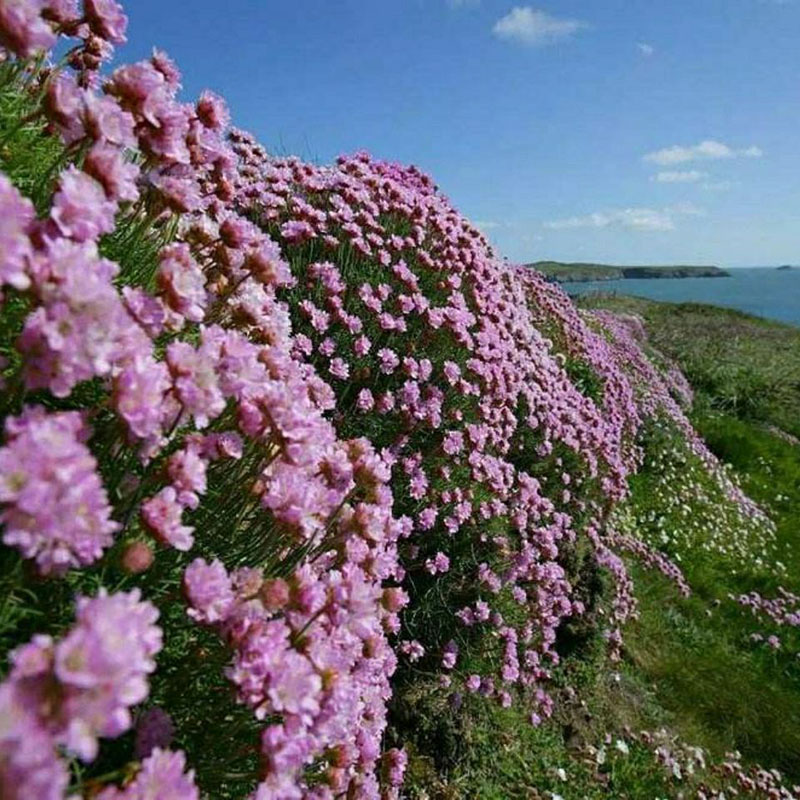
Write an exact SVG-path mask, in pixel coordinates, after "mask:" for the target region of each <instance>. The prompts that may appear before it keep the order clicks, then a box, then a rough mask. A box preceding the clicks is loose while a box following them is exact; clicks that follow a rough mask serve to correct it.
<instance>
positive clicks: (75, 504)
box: [0, 406, 119, 574]
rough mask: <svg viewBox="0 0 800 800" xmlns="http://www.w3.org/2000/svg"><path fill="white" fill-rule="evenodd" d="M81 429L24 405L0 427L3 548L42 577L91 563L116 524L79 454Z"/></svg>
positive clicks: (84, 454) (75, 418) (87, 459)
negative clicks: (0, 433) (32, 564)
mask: <svg viewBox="0 0 800 800" xmlns="http://www.w3.org/2000/svg"><path fill="white" fill-rule="evenodd" d="M88 436H89V428H88V426H87V424H86V420H85V419H84V418H83V416H82V415H81V414H80V413H79V412H76V411H68V412H61V413H55V414H53V413H48V412H47V411H45V409H44V408H42V407H41V406H30V407H28V408H27V409H25V411H24V412H23V413H22V414H21V415H20V416H18V417H8V418H7V419H6V422H5V439H6V441H5V446H4V447H2V448H0V502H1V503H2V504H3V508H2V511H0V521H1V522H2V524H3V527H4V532H3V542H4V543H5V544H7V545H10V546H12V547H16V548H18V549H19V551H20V552H21V553H22V555H23V556H24V557H25V558H31V559H34V560H35V561H36V564H37V566H38V567H39V569H40V570H41V572H43V573H44V574H60V573H63V572H65V571H66V570H67V569H69V568H70V567H77V566H84V565H86V564H91V563H92V562H94V561H96V560H97V559H98V558H100V557H101V556H102V554H103V551H104V550H105V549H106V548H107V547H108V546H109V545H110V544H111V542H112V539H113V534H114V533H115V532H116V531H117V530H119V524H118V523H116V522H114V520H112V519H111V506H110V504H109V501H108V496H107V495H106V492H105V490H104V489H103V484H102V482H101V480H100V477H99V475H98V474H97V462H96V461H95V459H94V457H93V456H92V454H91V452H90V451H89V449H88V448H87V447H86V444H85V442H86V440H87V438H88Z"/></svg>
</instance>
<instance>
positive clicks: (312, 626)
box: [0, 0, 760, 800]
mask: <svg viewBox="0 0 800 800" xmlns="http://www.w3.org/2000/svg"><path fill="white" fill-rule="evenodd" d="M126 24H127V19H126V17H125V15H124V13H123V11H122V9H121V8H120V6H119V5H118V4H117V3H116V2H115V0H85V2H83V3H82V4H79V3H78V2H77V0H74V1H72V0H0V55H1V56H2V58H0V99H2V100H3V101H4V103H5V105H2V104H0V107H3V108H4V107H5V106H6V105H10V106H13V107H15V108H16V110H17V116H18V117H19V118H20V119H21V122H20V121H18V120H17V119H16V118H12V119H4V118H0V123H2V126H0V137H2V140H0V141H1V143H2V148H0V165H2V167H3V171H4V173H6V174H0V289H2V292H3V307H2V324H0V342H1V343H2V345H3V351H4V353H7V355H8V358H7V359H6V358H5V357H4V359H3V362H2V366H3V370H4V378H5V387H6V389H5V391H4V393H3V403H2V409H1V410H2V414H3V417H4V439H3V442H2V447H0V504H2V505H1V506H0V515H1V516H0V523H2V526H3V542H4V543H5V545H6V546H7V551H6V552H4V553H3V554H2V555H3V556H4V559H3V563H2V569H3V570H4V571H3V572H2V573H1V574H2V579H3V581H4V585H7V586H8V587H10V588H9V591H11V592H12V594H13V593H14V592H16V593H19V594H22V593H24V592H27V593H28V594H27V595H26V596H29V597H32V598H33V600H32V602H33V603H34V604H35V605H36V604H38V605H36V608H37V609H38V611H39V612H40V614H39V618H38V620H37V622H36V624H37V625H39V624H40V623H41V624H40V627H39V629H38V631H39V632H36V631H35V630H33V629H32V628H31V627H30V626H31V624H33V623H31V618H33V619H36V617H35V615H31V618H29V617H26V616H20V618H19V619H18V620H15V621H13V622H12V623H11V624H9V625H8V626H7V628H4V629H3V631H2V633H3V635H4V636H6V638H7V640H8V641H10V643H11V644H13V645H19V646H18V647H16V649H14V650H13V651H12V654H11V670H10V673H9V674H8V677H7V678H6V680H5V681H4V682H3V683H2V684H1V685H0V704H2V711H1V712H0V793H1V794H2V795H3V797H5V796H6V795H8V796H9V797H17V796H19V797H22V796H25V797H35V798H38V797H41V798H48V799H49V798H58V797H65V796H71V795H74V796H81V795H84V796H90V795H91V796H98V797H100V798H101V800H116V799H117V798H125V800H135V799H136V798H151V797H158V798H165V799H166V798H168V799H169V800H196V798H197V797H198V796H199V795H200V792H201V791H202V792H203V793H207V794H208V796H212V797H217V796H219V797H230V796H236V797H243V796H245V795H247V796H250V797H251V798H255V800H272V799H274V800H278V799H279V798H280V799H281V800H290V799H291V798H316V799H317V800H325V798H334V797H342V796H346V797H348V798H354V799H355V798H378V797H385V798H392V797H397V796H398V795H399V787H400V785H401V784H402V780H403V774H404V770H405V766H406V761H407V756H406V754H405V752H404V751H402V750H400V749H397V748H388V742H387V741H385V739H386V737H385V734H386V730H387V713H388V704H389V702H390V699H391V695H392V682H391V681H392V678H393V675H394V674H395V671H396V669H397V668H398V664H399V665H401V667H402V670H403V671H404V672H403V674H408V672H409V671H412V670H426V671H428V672H429V673H432V674H433V675H435V676H437V677H438V679H439V681H440V682H441V684H442V686H443V689H444V690H445V691H447V690H448V687H451V686H454V687H457V688H458V689H460V690H461V689H466V690H467V691H471V692H479V693H481V694H482V695H484V696H486V697H487V698H490V699H491V700H492V701H494V702H498V703H500V704H502V705H503V706H508V705H510V704H512V703H514V702H520V703H524V704H525V707H526V709H528V710H529V713H530V717H531V721H532V722H533V723H534V724H537V723H538V722H540V721H541V719H542V718H543V717H544V716H547V715H549V714H550V713H551V711H552V700H551V699H550V697H549V696H548V694H547V682H548V679H549V678H550V676H551V673H552V670H553V668H554V666H555V665H557V664H558V662H559V658H560V656H559V636H560V633H561V631H562V630H563V628H564V626H565V625H566V624H567V622H568V621H569V620H570V619H572V618H575V617H580V616H581V615H582V614H584V613H585V612H586V611H587V608H586V601H587V599H588V600H590V601H591V602H592V603H594V602H595V601H596V600H597V598H587V597H586V592H584V591H583V589H582V587H581V586H580V575H581V574H582V571H583V568H584V567H585V564H586V563H591V564H593V565H594V567H593V568H595V569H602V570H604V571H606V572H607V573H609V574H610V575H611V577H612V579H613V582H614V586H615V591H614V596H613V597H612V599H611V603H610V608H609V609H608V612H609V613H608V614H607V615H606V621H607V626H608V629H607V630H606V631H605V635H606V637H607V639H608V641H609V645H610V649H611V653H612V655H613V656H614V657H619V651H620V644H621V636H622V630H621V626H622V624H623V623H624V622H625V621H626V620H628V619H629V618H630V617H631V616H632V615H633V614H634V613H635V597H634V594H633V585H632V582H631V580H630V578H629V576H628V574H627V572H626V568H625V564H624V562H623V560H622V558H621V557H620V555H619V551H625V552H628V553H632V554H634V555H635V556H636V557H638V558H640V559H641V560H642V561H643V562H644V563H646V564H648V565H650V566H653V567H655V568H657V569H659V570H661V571H662V572H664V573H665V574H667V575H669V576H670V577H672V578H674V579H675V580H676V581H677V582H678V583H679V585H680V587H681V590H682V591H684V592H687V591H688V587H687V586H685V582H683V578H682V575H681V573H680V570H679V569H678V568H677V567H676V566H675V565H674V564H672V563H671V562H670V561H668V560H667V558H666V557H665V556H664V555H663V554H661V553H660V552H658V544H657V543H656V544H655V545H654V544H653V543H644V542H641V541H639V540H638V539H637V538H636V537H635V536H632V535H631V534H630V532H628V531H620V532H613V531H610V529H609V526H608V523H609V518H610V517H611V514H612V512H613V510H614V508H615V506H616V505H617V504H618V503H619V502H620V501H622V500H623V499H624V498H625V497H626V495H627V492H628V484H627V481H628V477H629V476H630V475H631V474H632V473H633V472H634V471H635V470H636V469H637V467H638V465H639V464H640V462H641V453H640V450H639V448H638V446H637V442H636V436H637V433H638V431H639V430H640V427H641V426H642V424H643V422H644V421H645V420H649V419H652V418H656V417H658V416H659V415H660V414H666V415H668V416H669V417H670V418H671V419H672V420H673V421H674V422H675V423H676V424H677V425H678V427H679V428H680V430H681V431H683V432H684V433H685V434H686V435H687V436H688V437H689V439H690V441H691V443H692V448H693V452H694V453H695V454H696V455H697V456H698V457H699V458H700V459H701V460H702V462H703V463H704V464H705V465H706V466H707V467H708V469H710V470H712V471H714V474H718V475H719V476H720V481H723V479H724V474H723V473H722V471H721V470H720V468H719V467H718V465H717V464H716V462H715V461H714V460H713V457H712V456H711V455H710V453H708V451H707V450H705V449H704V446H703V445H702V442H701V441H700V440H699V438H697V436H696V435H695V434H694V432H693V431H692V429H691V426H690V425H689V423H688V421H687V420H686V417H685V416H684V415H683V412H682V411H681V409H680V406H679V405H678V403H677V402H676V401H675V400H674V399H673V397H672V395H673V394H677V395H678V396H679V397H681V398H682V399H683V400H684V401H686V400H688V394H687V391H688V387H687V386H686V384H685V381H683V380H682V378H681V376H680V375H679V373H677V372H675V371H672V372H666V373H664V372H663V371H662V370H659V369H657V368H656V367H654V366H653V365H652V363H651V362H650V361H649V360H648V358H647V356H646V355H645V353H644V350H643V349H642V347H640V344H639V342H638V340H637V338H636V336H635V335H634V333H633V332H632V328H631V324H630V323H629V322H628V321H622V320H619V319H617V318H613V317H608V316H603V315H600V314H598V315H594V316H593V317H591V318H586V319H584V318H582V317H581V316H580V315H579V314H578V312H577V311H576V310H575V309H574V308H573V306H572V305H571V304H570V302H569V300H568V298H567V297H566V295H564V294H563V293H561V292H560V290H558V289H557V288H555V287H553V286H551V285H549V284H547V283H546V282H545V281H544V280H543V279H542V278H541V277H540V276H538V275H536V274H535V273H531V272H527V271H525V270H522V269H518V268H511V267H509V266H507V265H506V264H504V263H503V262H502V261H500V260H499V259H498V258H497V257H496V256H495V254H494V253H493V251H492V250H491V248H490V247H489V245H488V243H487V242H486V240H485V239H484V238H483V237H482V236H481V234H480V233H479V232H478V231H477V230H475V229H474V228H473V227H472V226H471V225H470V224H469V223H468V222H467V221H466V220H465V219H464V218H463V217H461V216H460V215H459V214H458V212H457V211H455V209H454V208H453V207H452V206H451V205H450V203H449V202H448V200H447V199H446V198H445V197H444V196H443V195H442V194H441V193H440V192H439V191H438V190H437V188H436V187H435V186H434V185H433V183H432V181H431V180H430V179H429V178H428V177H427V176H425V175H423V174H421V173H420V172H419V171H418V170H417V169H415V168H413V167H401V166H398V165H395V164H390V163H386V162H382V161H376V160H373V159H372V158H370V157H369V156H368V155H366V154H363V153H359V154H356V155H354V156H351V157H342V158H341V159H339V161H338V162H337V163H336V164H335V165H334V166H330V167H317V166H313V165H309V164H305V163H303V162H301V161H299V160H297V159H278V158H272V157H269V156H268V155H267V153H266V152H265V151H264V150H263V148H261V147H260V146H259V145H258V144H257V143H256V142H255V140H254V139H253V138H252V137H251V136H249V135H248V134H246V133H244V132H241V131H238V130H236V129H230V128H229V114H228V111H227V109H226V106H225V103H224V101H223V100H222V99H221V98H219V97H218V96H216V95H214V94H213V93H211V92H205V93H203V94H202V95H201V96H200V98H199V99H198V100H197V101H196V102H195V103H193V104H188V103H184V102H182V101H180V100H179V99H178V96H179V91H180V80H181V76H180V73H179V71H178V69H177V67H176V66H175V64H173V62H172V61H171V60H170V59H169V58H168V57H167V56H166V55H165V54H164V53H161V52H159V51H155V52H154V54H153V56H152V57H151V58H150V59H148V60H146V61H142V62H140V63H137V64H132V65H126V66H121V67H118V68H117V69H115V70H113V71H112V72H110V73H109V74H108V75H101V72H100V69H101V68H102V67H103V65H104V64H107V63H108V62H109V61H110V60H111V58H112V55H113V47H114V45H115V44H118V43H120V42H122V41H124V36H125V28H126ZM60 40H63V41H61V45H62V46H64V47H65V49H67V56H66V57H65V59H64V61H63V63H62V64H60V65H58V66H55V65H52V64H51V63H50V61H49V52H50V50H51V49H52V48H53V47H55V46H56V44H57V43H58V42H59V41H60ZM14 104H16V106H14ZM29 146H36V147H40V148H42V150H43V152H44V153H45V154H46V158H45V159H44V163H43V164H42V165H35V168H34V174H31V167H30V165H29V164H25V163H24V158H23V157H22V156H23V154H24V152H25V149H26V148H27V147H29ZM48 158H49V163H47V159H48ZM36 169H39V170H40V171H36ZM665 374H666V377H664V375H665ZM724 486H725V489H726V491H728V493H729V494H730V496H731V497H734V498H735V499H736V500H737V501H738V502H740V503H741V504H743V505H745V506H746V508H747V510H748V513H749V514H750V515H751V516H752V517H753V518H759V519H760V517H759V514H760V512H758V510H757V509H755V508H754V507H752V506H749V505H747V503H748V501H747V500H746V498H745V497H744V495H742V494H741V493H740V492H737V490H736V489H735V487H734V486H733V485H732V484H730V482H728V483H725V484H724ZM42 578H47V579H48V580H47V581H44V580H42ZM63 585H66V586H67V587H69V588H72V587H79V594H80V597H79V599H78V602H77V621H76V622H75V624H74V625H73V626H72V627H71V628H70V627H68V623H67V620H66V614H65V606H66V602H65V597H66V594H69V592H66V593H65V591H64V589H63V588H61V587H62V586H63ZM103 586H108V587H109V589H110V588H111V587H114V592H113V593H111V594H109V593H108V590H106V589H105V588H103ZM131 587H136V588H131ZM122 588H124V589H125V590H126V591H121V590H120V589H122ZM14 596H16V595H14ZM159 614H160V617H159ZM157 618H159V619H160V626H161V627H159V626H156V624H155V621H156V619H157ZM42 631H44V632H42ZM23 642H27V643H26V644H23ZM162 646H163V649H162ZM156 655H159V661H160V663H161V664H162V665H164V669H163V670H156V662H155V657H156ZM211 670H214V674H213V675H211V674H206V673H207V672H210V671H211ZM220 673H224V677H225V679H226V680H227V682H228V685H229V686H230V687H232V688H233V692H234V695H235V699H236V701H237V702H238V704H239V705H240V706H241V707H243V708H244V709H246V710H247V714H246V716H245V717H241V716H237V713H238V709H235V707H234V705H233V703H232V702H231V701H230V700H229V698H228V692H227V691H226V688H225V686H224V685H220V684H219V683H217V682H216V681H217V679H218V676H219V675H220ZM151 687H152V691H153V696H154V697H155V698H156V700H157V702H159V703H161V702H164V705H165V708H164V709H161V708H160V706H158V705H156V706H152V707H150V708H148V709H146V710H144V711H140V712H139V716H138V720H139V723H138V724H137V731H136V735H135V737H133V736H131V737H130V738H131V739H134V738H135V743H134V748H135V749H134V750H133V752H132V753H129V754H128V756H127V757H128V760H129V761H131V759H132V758H133V756H134V755H135V758H137V759H140V760H141V759H143V760H141V763H139V762H133V763H132V764H130V765H129V766H127V767H124V768H120V764H121V763H125V757H126V756H125V755H124V752H126V751H125V747H127V745H126V744H125V742H126V741H127V739H125V737H122V735H123V734H125V733H126V732H127V731H128V730H129V729H130V728H131V727H132V725H133V716H132V714H133V713H134V712H133V707H134V706H136V705H138V704H141V703H143V702H145V701H146V700H147V699H148V695H149V693H150V690H151ZM184 695H186V696H188V697H189V698H190V699H191V700H192V701H193V702H194V705H193V706H192V705H191V704H190V707H189V708H188V710H186V705H185V704H182V700H183V696H184ZM170 704H172V705H170ZM176 709H177V710H176ZM173 710H176V711H175V716H174V718H173V717H170V716H168V714H167V712H172V711H173ZM234 712H237V713H234ZM209 719H211V720H214V721H217V720H218V721H219V722H220V724H226V725H227V724H230V728H229V730H228V732H229V733H231V732H232V734H231V735H233V736H234V737H235V745H234V746H233V747H232V752H231V757H232V758H234V757H235V758H240V759H241V762H242V763H243V764H245V765H246V769H244V771H243V772H231V771H229V770H217V769H212V768H206V762H207V760H208V759H207V757H208V755H209V754H208V753H207V752H205V751H204V750H203V748H202V747H201V746H200V745H198V744H197V742H196V741H195V740H193V738H192V735H191V734H190V733H187V731H194V732H196V731H197V730H198V728H199V727H205V728H208V727H209V721H208V720H209ZM118 737H122V739H120V741H119V742H117V743H114V745H113V747H110V748H105V747H103V748H101V747H100V740H101V739H113V738H118ZM248 737H249V738H248ZM173 738H174V739H175V740H176V742H177V743H178V744H179V745H180V746H181V747H182V748H183V749H176V750H175V751H171V750H167V749H166V748H167V746H169V745H170V743H171V740H172V739H173ZM79 762H84V763H83V764H81V763H79ZM109 763H110V764H111V766H112V767H114V769H112V770H111V771H110V772H109V771H108V770H107V769H105V770H104V769H103V768H101V766H97V768H96V769H97V772H96V773H93V772H92V769H93V768H94V765H95V764H102V765H103V766H108V764H109ZM87 764H88V765H89V766H88V767H87V766H86V765H87ZM212 766H213V765H212ZM192 768H194V770H196V771H197V772H196V774H195V772H194V771H193V769H192ZM87 770H88V773H87ZM223 773H224V774H223ZM94 774H97V775H100V776H101V777H99V778H93V777H92V776H93V775H94ZM109 775H111V777H110V778H109ZM87 776H88V777H87ZM117 778H122V780H117ZM98 784H99V785H98ZM20 787H25V788H24V789H22V788H20ZM20 792H22V794H20Z"/></svg>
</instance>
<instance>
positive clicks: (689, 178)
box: [650, 169, 708, 183]
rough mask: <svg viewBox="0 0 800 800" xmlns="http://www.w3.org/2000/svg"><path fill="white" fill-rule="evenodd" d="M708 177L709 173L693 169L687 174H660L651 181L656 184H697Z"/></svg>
mask: <svg viewBox="0 0 800 800" xmlns="http://www.w3.org/2000/svg"><path fill="white" fill-rule="evenodd" d="M707 177H708V173H707V172H700V171H699V170H696V169H692V170H687V171H685V172H680V171H677V172H670V171H667V172H659V173H658V174H657V175H653V176H652V177H651V178H650V180H651V181H655V182H656V183H697V181H701V180H703V178H707Z"/></svg>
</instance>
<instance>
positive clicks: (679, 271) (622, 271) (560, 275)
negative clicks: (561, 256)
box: [525, 261, 729, 283]
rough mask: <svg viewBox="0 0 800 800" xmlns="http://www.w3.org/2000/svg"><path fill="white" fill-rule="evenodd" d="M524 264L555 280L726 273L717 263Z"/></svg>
mask: <svg viewBox="0 0 800 800" xmlns="http://www.w3.org/2000/svg"><path fill="white" fill-rule="evenodd" d="M525 266H527V267H530V268H532V269H535V270H538V271H539V272H541V273H543V274H545V275H547V276H548V277H550V278H553V279H555V280H557V281H558V282H559V283H574V282H583V281H611V280H621V279H623V278H654V279H658V278H725V277H729V273H728V272H726V271H725V270H723V269H720V268H719V267H693V266H657V267H656V266H646V267H645V266H642V267H634V266H630V267H615V266H610V265H608V264H583V263H575V264H565V263H562V262H559V261H535V262H534V263H532V264H526V265H525Z"/></svg>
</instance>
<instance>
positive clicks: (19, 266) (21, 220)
mask: <svg viewBox="0 0 800 800" xmlns="http://www.w3.org/2000/svg"><path fill="white" fill-rule="evenodd" d="M35 216H36V215H35V212H34V209H33V204H32V203H31V202H30V200H28V199H27V198H25V197H23V196H22V195H21V194H20V193H19V192H18V191H17V190H16V188H15V187H14V186H13V184H12V183H11V181H10V180H9V179H8V178H7V177H6V176H5V175H2V174H0V286H2V285H3V284H8V285H9V286H13V287H14V288H15V289H27V288H28V287H29V286H30V284H31V281H30V277H29V266H28V264H29V259H30V257H31V254H32V249H31V242H30V238H29V233H30V231H31V226H32V224H33V220H34V219H35Z"/></svg>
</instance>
